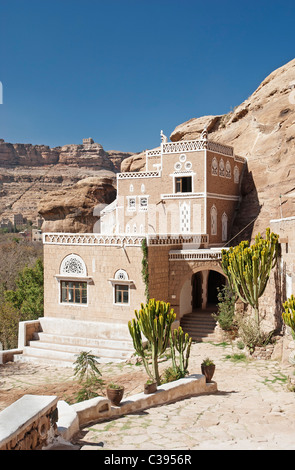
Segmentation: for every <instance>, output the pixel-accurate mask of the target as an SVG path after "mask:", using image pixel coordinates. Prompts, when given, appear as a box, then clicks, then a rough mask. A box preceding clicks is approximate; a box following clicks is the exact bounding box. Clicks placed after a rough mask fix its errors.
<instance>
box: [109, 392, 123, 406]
mask: <svg viewBox="0 0 295 470" xmlns="http://www.w3.org/2000/svg"><path fill="white" fill-rule="evenodd" d="M123 395H124V387H121V388H107V397H108V399H109V400H110V401H111V403H112V405H115V406H118V405H119V404H120V402H121V400H122V398H123Z"/></svg>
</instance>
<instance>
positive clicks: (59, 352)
mask: <svg viewBox="0 0 295 470" xmlns="http://www.w3.org/2000/svg"><path fill="white" fill-rule="evenodd" d="M32 343H34V342H32ZM36 343H39V341H36ZM34 346H35V347H34ZM42 346H43V347H42ZM44 346H45V345H44V343H43V345H42V344H40V343H39V344H38V345H37V344H36V345H30V346H26V347H25V348H24V349H23V354H19V355H16V356H15V358H14V360H16V361H21V362H34V363H42V364H46V363H48V364H54V365H58V366H67V367H74V362H75V361H76V359H77V354H79V352H81V350H82V349H81V348H80V349H77V351H74V350H71V351H69V350H66V348H65V349H54V347H55V345H51V347H50V348H48V347H44ZM87 351H89V349H87ZM90 352H91V353H92V354H95V353H97V352H98V351H93V350H90ZM95 355H97V354H95ZM98 357H99V358H98V362H99V363H101V364H106V363H110V362H114V363H118V362H122V361H125V360H126V359H128V357H129V355H128V356H126V357H119V356H114V355H113V354H112V351H111V350H109V351H105V354H104V355H103V356H101V357H100V356H98Z"/></svg>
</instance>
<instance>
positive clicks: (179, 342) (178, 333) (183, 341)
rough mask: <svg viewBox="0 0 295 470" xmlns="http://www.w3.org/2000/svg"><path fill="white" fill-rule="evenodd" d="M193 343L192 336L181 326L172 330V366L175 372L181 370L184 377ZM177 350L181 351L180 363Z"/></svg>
mask: <svg viewBox="0 0 295 470" xmlns="http://www.w3.org/2000/svg"><path fill="white" fill-rule="evenodd" d="M191 344H192V338H190V337H189V334H188V333H184V331H183V329H182V328H181V326H179V327H178V328H177V329H174V330H173V331H171V332H170V346H171V357H172V366H173V369H174V371H175V373H177V372H178V370H179V371H180V373H181V376H182V377H184V376H185V375H186V373H187V369H188V361H189V356H190V350H191ZM175 350H176V351H178V353H179V364H177V361H176V354H175Z"/></svg>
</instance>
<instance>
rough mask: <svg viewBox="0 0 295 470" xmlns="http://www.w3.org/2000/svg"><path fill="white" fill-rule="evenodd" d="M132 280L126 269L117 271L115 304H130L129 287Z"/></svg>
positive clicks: (114, 285) (114, 283)
mask: <svg viewBox="0 0 295 470" xmlns="http://www.w3.org/2000/svg"><path fill="white" fill-rule="evenodd" d="M131 282H132V281H131ZM131 282H130V281H129V277H128V274H127V273H126V271H125V270H124V269H118V271H116V273H115V276H114V282H113V288H114V304H116V305H129V287H130V284H131Z"/></svg>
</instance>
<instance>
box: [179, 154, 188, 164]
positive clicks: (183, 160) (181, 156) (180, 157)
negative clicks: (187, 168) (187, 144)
mask: <svg viewBox="0 0 295 470" xmlns="http://www.w3.org/2000/svg"><path fill="white" fill-rule="evenodd" d="M185 160H186V155H185V153H182V154H181V155H180V156H179V161H180V162H182V163H183V162H185Z"/></svg>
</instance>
